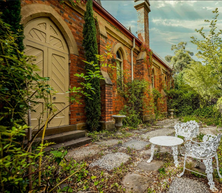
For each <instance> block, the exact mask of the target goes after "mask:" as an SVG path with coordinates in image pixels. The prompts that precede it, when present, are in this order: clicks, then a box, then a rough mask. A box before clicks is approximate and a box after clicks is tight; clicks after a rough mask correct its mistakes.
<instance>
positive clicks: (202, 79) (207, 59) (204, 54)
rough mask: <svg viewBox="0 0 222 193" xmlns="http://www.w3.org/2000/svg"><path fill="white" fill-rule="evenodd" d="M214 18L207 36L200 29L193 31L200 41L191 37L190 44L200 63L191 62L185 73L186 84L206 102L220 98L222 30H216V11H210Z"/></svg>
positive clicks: (221, 90) (221, 89)
mask: <svg viewBox="0 0 222 193" xmlns="http://www.w3.org/2000/svg"><path fill="white" fill-rule="evenodd" d="M212 12H213V13H214V14H215V16H214V17H213V18H212V20H211V21H209V20H205V22H206V23H209V30H207V32H208V34H205V32H203V30H204V28H203V27H202V28H201V29H199V30H197V29H196V30H195V31H196V32H197V33H199V34H200V35H201V39H197V38H195V37H191V39H192V40H191V42H192V43H193V44H195V45H196V46H197V50H198V52H197V54H196V57H197V58H199V59H200V61H201V63H200V62H193V64H192V66H191V67H190V68H188V69H186V71H185V79H186V82H187V83H188V84H189V85H190V86H191V87H192V88H193V89H195V90H196V91H197V92H198V93H199V94H200V95H201V96H202V97H203V98H204V99H205V100H206V101H208V102H210V100H211V99H212V98H214V99H217V98H219V97H221V96H222V39H221V34H222V30H218V29H217V25H216V24H217V20H218V19H217V18H218V16H219V14H218V9H217V8H216V9H215V10H214V11H212Z"/></svg>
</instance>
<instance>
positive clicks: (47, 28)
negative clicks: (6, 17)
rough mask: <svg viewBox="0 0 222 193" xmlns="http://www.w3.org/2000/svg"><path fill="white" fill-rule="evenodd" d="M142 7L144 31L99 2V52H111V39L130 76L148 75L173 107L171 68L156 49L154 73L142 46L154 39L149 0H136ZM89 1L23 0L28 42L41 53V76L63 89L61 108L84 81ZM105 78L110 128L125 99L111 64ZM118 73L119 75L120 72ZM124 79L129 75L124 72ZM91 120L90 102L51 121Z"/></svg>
mask: <svg viewBox="0 0 222 193" xmlns="http://www.w3.org/2000/svg"><path fill="white" fill-rule="evenodd" d="M134 7H135V9H136V10H137V12H138V19H137V22H138V37H136V36H135V35H133V34H132V33H131V31H130V30H129V29H127V28H126V27H124V26H123V25H122V24H121V23H120V22H119V21H118V20H117V19H116V18H114V17H113V16H112V15H111V14H110V13H109V12H108V11H106V10H105V9H104V8H103V7H102V5H101V2H100V1H95V0H94V2H93V9H94V16H95V18H96V20H97V22H96V23H97V40H98V51H99V54H103V53H104V52H105V46H106V45H107V44H109V45H111V53H112V54H113V56H114V59H116V60H115V61H117V60H118V63H119V65H120V66H121V69H122V70H127V71H128V75H129V77H130V81H132V80H134V79H144V80H146V81H149V82H150V83H151V84H150V89H151V90H152V89H153V88H156V89H157V90H158V91H159V92H160V93H161V94H162V97H163V99H164V100H163V101H164V102H163V103H162V104H161V105H159V107H158V108H159V110H160V111H161V112H163V113H166V112H167V105H166V99H165V93H164V91H163V86H162V85H163V83H164V84H165V86H166V87H167V88H168V89H169V88H170V87H171V83H172V77H171V71H172V70H171V68H170V67H169V66H168V65H167V62H166V61H164V60H163V59H161V58H160V57H159V56H158V55H157V54H156V53H155V52H154V54H153V56H152V60H153V61H152V69H151V72H152V73H151V75H150V74H149V73H148V66H147V64H146V62H145V60H144V59H145V58H146V52H145V51H142V50H141V47H142V45H143V44H146V45H149V16H148V15H149V12H150V3H149V1H148V0H142V1H138V0H135V6H134ZM85 9H86V6H85V4H78V5H77V6H72V5H71V4H70V3H69V1H64V2H63V3H60V2H59V1H58V0H22V10H21V14H22V20H21V22H22V24H23V25H24V34H25V39H24V45H25V53H26V54H27V55H34V56H36V61H35V62H36V64H37V65H38V67H39V68H40V72H39V73H40V75H41V76H49V77H50V82H49V83H50V85H51V86H52V87H53V88H54V89H55V90H56V91H57V93H56V95H55V96H54V97H53V103H54V104H55V106H56V108H57V109H58V110H60V109H62V108H63V107H65V106H66V105H67V104H68V103H69V101H68V94H67V93H66V91H68V89H69V88H70V87H73V86H75V85H77V84H78V83H79V81H80V80H79V79H78V78H77V77H75V76H74V74H75V73H81V72H84V62H83V61H82V60H84V49H83V47H82V41H83V33H82V31H83V24H84V17H83V16H84V12H85ZM101 72H102V75H103V76H104V78H105V80H104V81H103V82H102V83H101V96H102V101H101V102H102V116H101V123H102V127H103V128H105V129H111V128H112V127H113V125H114V120H113V118H112V115H115V114H118V113H119V111H120V110H121V109H122V108H123V106H124V99H123V98H122V97H121V96H120V95H119V94H118V92H117V88H116V82H115V79H114V80H111V78H110V77H109V74H108V73H107V69H106V68H102V71H101ZM114 77H116V75H115V73H114ZM123 81H126V80H125V79H124V77H123ZM42 108H43V104H42V103H40V104H39V105H37V106H36V107H35V110H36V112H35V113H32V125H35V124H37V121H38V115H39V112H41V110H42ZM153 113H154V111H150V112H144V115H143V119H144V121H147V120H149V119H152V117H153ZM85 120H86V116H85V111H84V103H83V104H73V105H72V106H70V108H67V109H66V110H65V111H63V112H61V113H60V114H59V115H58V116H56V118H55V119H54V120H53V121H52V122H51V123H50V125H49V127H64V126H67V125H73V126H75V128H77V129H81V128H83V127H84V123H85Z"/></svg>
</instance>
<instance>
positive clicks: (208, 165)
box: [203, 158, 217, 192]
mask: <svg viewBox="0 0 222 193" xmlns="http://www.w3.org/2000/svg"><path fill="white" fill-rule="evenodd" d="M203 162H204V165H205V166H206V174H207V179H208V184H209V185H210V190H211V191H213V192H216V191H217V188H216V187H215V184H214V181H213V167H212V158H209V159H205V160H203Z"/></svg>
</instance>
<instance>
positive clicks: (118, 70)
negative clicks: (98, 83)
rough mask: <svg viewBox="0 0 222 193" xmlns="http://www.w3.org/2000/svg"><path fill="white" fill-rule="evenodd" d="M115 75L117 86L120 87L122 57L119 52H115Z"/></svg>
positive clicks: (121, 80) (121, 81) (121, 82)
mask: <svg viewBox="0 0 222 193" xmlns="http://www.w3.org/2000/svg"><path fill="white" fill-rule="evenodd" d="M116 74H117V84H118V86H122V84H123V55H122V52H121V50H118V51H117V52H116Z"/></svg>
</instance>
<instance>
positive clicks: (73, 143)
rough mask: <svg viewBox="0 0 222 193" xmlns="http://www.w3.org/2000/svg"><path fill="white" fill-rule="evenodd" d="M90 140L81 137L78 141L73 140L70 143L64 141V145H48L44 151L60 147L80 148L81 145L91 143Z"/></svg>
mask: <svg viewBox="0 0 222 193" xmlns="http://www.w3.org/2000/svg"><path fill="white" fill-rule="evenodd" d="M91 140H92V139H91V138H89V137H81V138H79V139H73V140H70V141H66V142H64V143H59V144H54V145H50V146H48V147H47V148H45V151H49V150H50V149H52V148H53V149H58V148H61V147H65V148H74V147H80V146H82V145H85V144H88V143H90V142H91Z"/></svg>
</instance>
